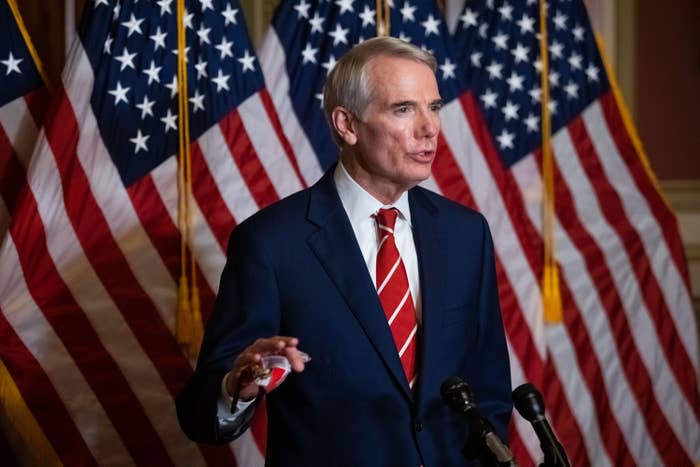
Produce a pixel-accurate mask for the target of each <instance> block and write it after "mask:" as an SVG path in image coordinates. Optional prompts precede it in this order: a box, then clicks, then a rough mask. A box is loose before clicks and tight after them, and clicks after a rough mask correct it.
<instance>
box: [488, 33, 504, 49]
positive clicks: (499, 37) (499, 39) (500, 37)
mask: <svg viewBox="0 0 700 467" xmlns="http://www.w3.org/2000/svg"><path fill="white" fill-rule="evenodd" d="M491 40H492V41H493V43H494V44H495V45H496V48H497V49H503V50H506V49H508V34H503V33H502V32H500V31H499V32H498V34H496V35H495V36H494V37H492V38H491Z"/></svg>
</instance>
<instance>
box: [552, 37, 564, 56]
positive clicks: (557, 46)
mask: <svg viewBox="0 0 700 467" xmlns="http://www.w3.org/2000/svg"><path fill="white" fill-rule="evenodd" d="M563 51H564V44H562V43H560V42H558V41H557V40H556V39H554V40H553V41H552V45H550V46H549V53H550V54H552V57H555V58H561V57H562V53H563Z"/></svg>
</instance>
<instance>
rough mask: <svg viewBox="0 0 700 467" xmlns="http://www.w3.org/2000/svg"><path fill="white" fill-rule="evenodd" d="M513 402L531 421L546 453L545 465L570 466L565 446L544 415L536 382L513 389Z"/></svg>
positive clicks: (526, 418) (551, 466) (544, 466)
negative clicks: (555, 434)
mask: <svg viewBox="0 0 700 467" xmlns="http://www.w3.org/2000/svg"><path fill="white" fill-rule="evenodd" d="M513 404H514V405H515V408H516V409H517V410H518V412H519V413H520V415H522V416H523V418H524V419H525V420H527V421H529V422H530V423H532V427H533V428H534V429H535V433H537V438H539V440H540V447H541V448H542V452H543V453H544V462H543V463H542V464H541V466H543V467H570V466H569V460H568V458H567V457H566V451H564V447H563V446H562V445H561V444H560V443H559V441H558V440H557V437H556V436H554V432H553V431H552V427H550V426H549V422H547V419H546V418H545V416H544V400H543V399H542V394H540V392H539V391H538V390H537V388H536V387H535V385H534V384H531V383H525V384H522V385H520V386H518V387H517V388H516V389H515V391H513Z"/></svg>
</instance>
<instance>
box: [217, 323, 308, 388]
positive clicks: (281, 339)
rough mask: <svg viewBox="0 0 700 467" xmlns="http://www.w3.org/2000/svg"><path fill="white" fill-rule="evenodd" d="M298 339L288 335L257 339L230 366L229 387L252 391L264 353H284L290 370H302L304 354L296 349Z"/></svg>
mask: <svg viewBox="0 0 700 467" xmlns="http://www.w3.org/2000/svg"><path fill="white" fill-rule="evenodd" d="M298 344H299V339H297V338H296V337H288V336H272V337H266V338H260V339H257V340H256V341H255V342H253V343H252V344H251V345H249V346H248V347H247V348H246V349H245V350H244V351H243V352H242V353H241V354H239V355H238V357H237V358H236V360H235V361H234V363H233V368H231V374H230V377H229V380H228V383H229V386H230V387H231V388H236V387H238V388H239V389H240V390H241V391H243V392H247V390H250V391H253V390H254V389H255V388H256V387H257V386H255V383H254V381H255V378H256V377H257V376H256V371H255V369H257V368H259V367H260V366H261V363H262V358H263V356H265V355H284V356H286V357H287V359H288V360H289V363H290V365H291V367H292V370H294V371H295V372H301V371H304V361H305V360H304V356H303V355H304V354H303V352H301V351H299V349H297V345H298Z"/></svg>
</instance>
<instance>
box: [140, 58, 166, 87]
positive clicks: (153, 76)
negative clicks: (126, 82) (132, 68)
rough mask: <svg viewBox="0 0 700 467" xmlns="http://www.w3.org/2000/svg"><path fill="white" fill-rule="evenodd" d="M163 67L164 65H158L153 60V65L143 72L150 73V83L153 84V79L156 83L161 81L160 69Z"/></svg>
mask: <svg viewBox="0 0 700 467" xmlns="http://www.w3.org/2000/svg"><path fill="white" fill-rule="evenodd" d="M161 68H163V67H162V66H156V64H155V61H154V60H151V66H150V67H149V68H147V69H145V70H143V72H144V73H145V74H146V75H148V84H151V83H152V82H153V81H155V82H156V83H160V70H161Z"/></svg>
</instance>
